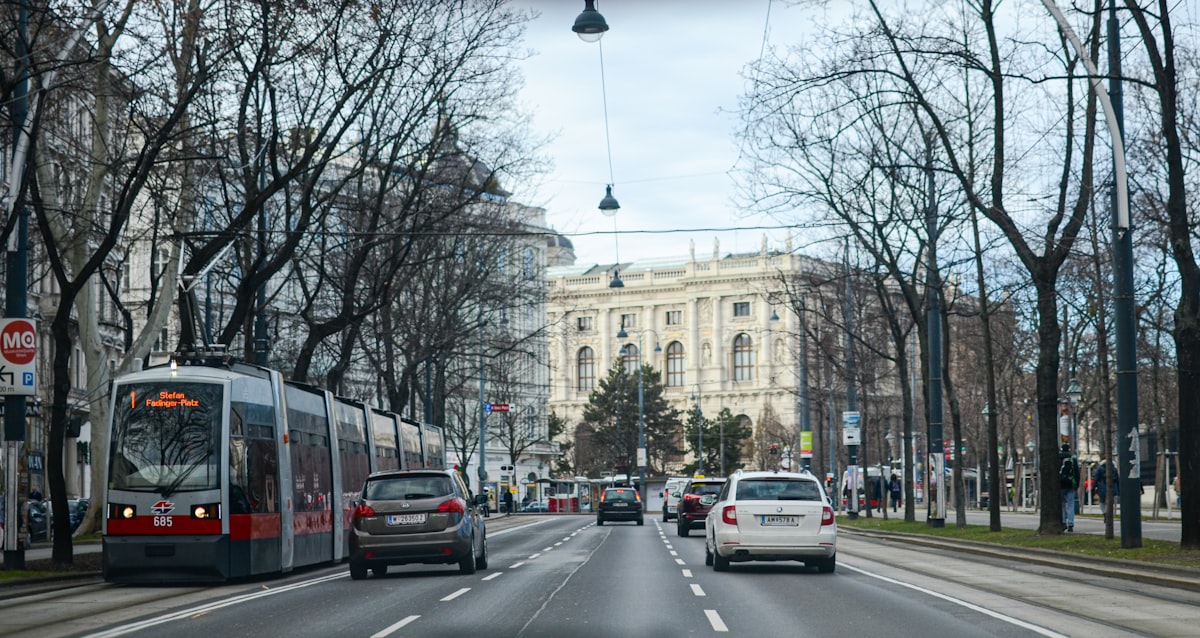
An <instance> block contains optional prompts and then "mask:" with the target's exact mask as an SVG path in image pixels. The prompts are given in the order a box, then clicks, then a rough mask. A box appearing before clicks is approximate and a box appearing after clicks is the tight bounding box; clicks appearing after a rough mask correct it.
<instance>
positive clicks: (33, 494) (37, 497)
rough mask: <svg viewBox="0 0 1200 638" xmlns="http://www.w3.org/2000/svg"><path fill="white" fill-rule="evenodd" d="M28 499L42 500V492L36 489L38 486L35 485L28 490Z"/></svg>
mask: <svg viewBox="0 0 1200 638" xmlns="http://www.w3.org/2000/svg"><path fill="white" fill-rule="evenodd" d="M29 500H31V501H40V500H42V493H41V492H39V491H38V488H36V487H35V488H33V489H31V490H29Z"/></svg>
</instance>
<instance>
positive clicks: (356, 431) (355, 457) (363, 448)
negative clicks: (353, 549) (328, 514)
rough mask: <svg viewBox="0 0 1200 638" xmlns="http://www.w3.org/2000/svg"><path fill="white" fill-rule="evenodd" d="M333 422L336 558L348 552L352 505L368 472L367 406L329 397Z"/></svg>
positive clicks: (369, 457) (360, 491)
mask: <svg viewBox="0 0 1200 638" xmlns="http://www.w3.org/2000/svg"><path fill="white" fill-rule="evenodd" d="M333 415H334V422H335V424H336V426H337V446H338V459H339V460H340V461H341V462H340V464H339V465H340V466H341V467H340V471H339V472H338V473H337V474H336V475H335V476H336V478H337V479H338V480H337V483H336V484H335V486H334V493H335V494H336V495H337V502H336V503H335V504H334V511H335V512H340V517H339V519H338V522H337V524H338V525H340V534H339V533H337V532H336V531H335V534H334V541H335V543H336V544H337V546H338V547H339V548H340V552H339V553H335V557H337V558H345V557H346V556H349V555H350V535H349V532H350V525H351V524H352V523H353V519H354V507H355V504H356V503H357V502H358V499H359V496H360V495H361V493H362V486H363V483H364V482H365V481H366V480H367V475H368V474H370V473H371V455H370V450H369V448H368V444H367V409H366V406H365V405H363V404H361V403H357V402H355V401H351V400H350V399H344V398H341V397H335V398H334V399H333Z"/></svg>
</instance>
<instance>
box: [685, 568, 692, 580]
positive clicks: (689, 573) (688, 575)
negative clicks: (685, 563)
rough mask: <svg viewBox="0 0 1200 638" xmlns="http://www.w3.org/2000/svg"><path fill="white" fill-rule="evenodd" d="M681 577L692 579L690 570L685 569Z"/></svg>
mask: <svg viewBox="0 0 1200 638" xmlns="http://www.w3.org/2000/svg"><path fill="white" fill-rule="evenodd" d="M683 577H684V578H691V577H692V570H690V569H685V570H683Z"/></svg>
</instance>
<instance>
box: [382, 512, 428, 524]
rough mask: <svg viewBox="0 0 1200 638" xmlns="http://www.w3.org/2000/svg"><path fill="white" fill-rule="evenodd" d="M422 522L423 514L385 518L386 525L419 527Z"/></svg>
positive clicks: (395, 515)
mask: <svg viewBox="0 0 1200 638" xmlns="http://www.w3.org/2000/svg"><path fill="white" fill-rule="evenodd" d="M424 522H425V515H424V514H394V515H392V516H388V518H387V523H388V525H419V524H421V523H424Z"/></svg>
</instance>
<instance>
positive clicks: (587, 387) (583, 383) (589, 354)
mask: <svg viewBox="0 0 1200 638" xmlns="http://www.w3.org/2000/svg"><path fill="white" fill-rule="evenodd" d="M578 388H579V390H581V391H583V392H591V391H592V390H594V389H595V388H596V353H595V352H594V351H593V350H592V349H591V348H589V347H587V346H584V347H583V348H580V349H579V386H578Z"/></svg>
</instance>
